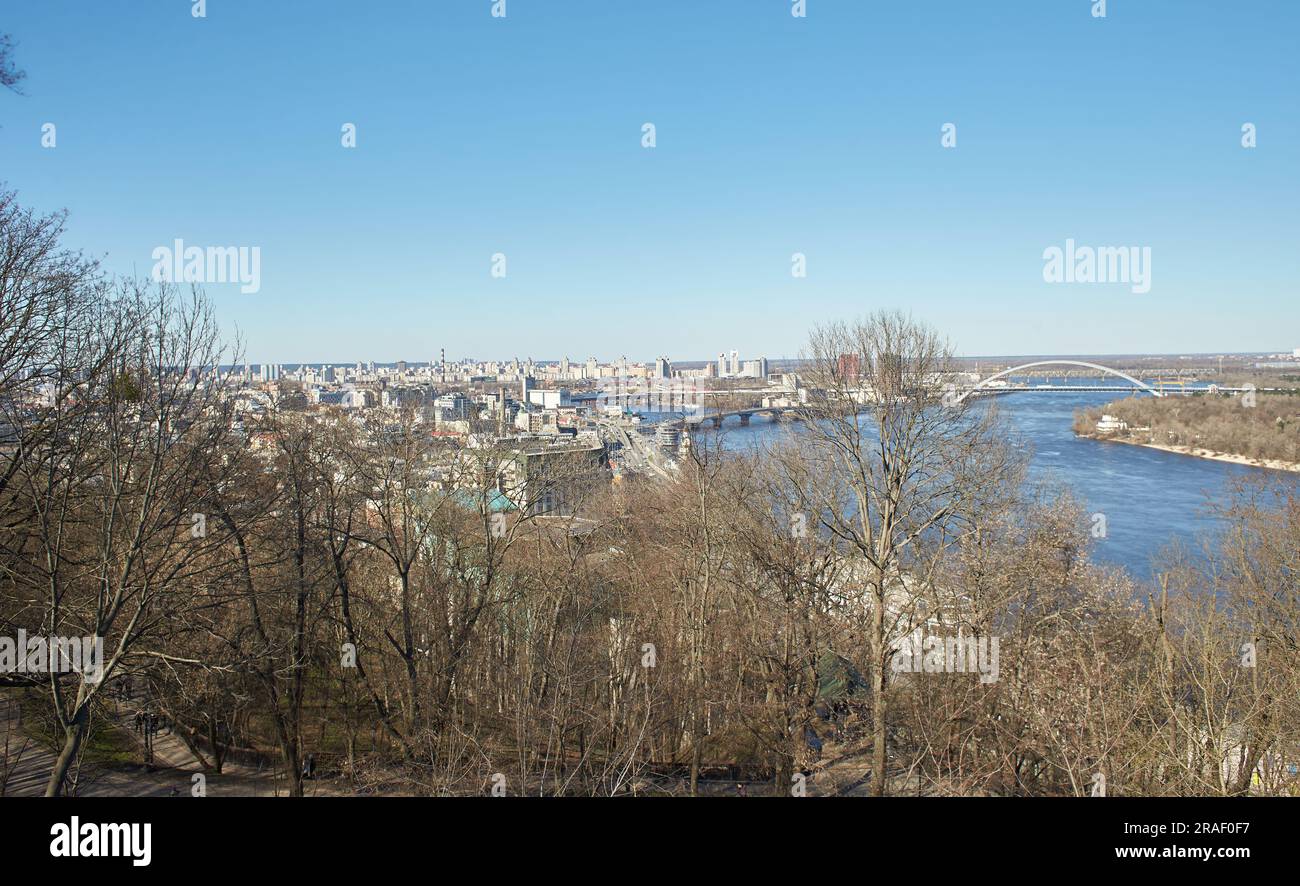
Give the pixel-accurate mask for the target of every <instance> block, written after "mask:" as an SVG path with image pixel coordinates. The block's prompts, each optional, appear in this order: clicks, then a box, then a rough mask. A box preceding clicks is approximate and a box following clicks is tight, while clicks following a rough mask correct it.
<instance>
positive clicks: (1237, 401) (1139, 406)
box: [1074, 391, 1300, 464]
mask: <svg viewBox="0 0 1300 886" xmlns="http://www.w3.org/2000/svg"><path fill="white" fill-rule="evenodd" d="M1103 415H1111V416H1114V417H1115V418H1118V419H1120V420H1121V421H1123V422H1125V423H1126V424H1127V425H1128V427H1127V428H1123V429H1120V430H1117V431H1113V432H1111V433H1112V434H1113V436H1115V437H1119V438H1124V439H1129V440H1133V441H1135V442H1140V443H1153V444H1157V445H1160V446H1185V447H1191V448H1195V449H1209V450H1213V451H1214V452H1219V453H1224V454H1227V455H1240V456H1245V457H1247V458H1252V459H1261V460H1263V459H1269V460H1276V461H1284V462H1290V463H1293V464H1295V463H1300V396H1295V395H1292V394H1271V393H1265V392H1259V391H1256V392H1251V393H1249V394H1237V395H1234V396H1228V395H1221V394H1200V395H1193V396H1186V397H1183V396H1170V397H1148V396H1135V397H1130V398H1128V399H1125V400H1116V401H1115V402H1113V403H1107V404H1106V405H1105V406H1101V407H1098V408H1096V409H1086V410H1081V411H1079V412H1076V413H1075V418H1074V430H1075V433H1078V434H1090V435H1091V434H1096V433H1097V432H1098V429H1097V423H1098V422H1099V421H1100V420H1101V418H1102V416H1103Z"/></svg>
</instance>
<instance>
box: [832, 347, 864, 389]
mask: <svg viewBox="0 0 1300 886" xmlns="http://www.w3.org/2000/svg"><path fill="white" fill-rule="evenodd" d="M837 369H838V373H839V376H840V378H842V379H844V380H845V381H847V382H848V383H849V384H855V383H856V382H857V380H858V376H859V375H860V374H861V373H862V361H861V360H860V359H859V358H858V355H857V354H840V359H839V361H838V364H837Z"/></svg>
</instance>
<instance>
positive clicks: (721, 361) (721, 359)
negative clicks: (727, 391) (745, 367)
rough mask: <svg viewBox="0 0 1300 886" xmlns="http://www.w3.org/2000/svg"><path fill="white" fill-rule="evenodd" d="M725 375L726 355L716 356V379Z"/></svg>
mask: <svg viewBox="0 0 1300 886" xmlns="http://www.w3.org/2000/svg"><path fill="white" fill-rule="evenodd" d="M726 374H727V355H726V354H719V355H718V378H722V377H723V376H724V375H726Z"/></svg>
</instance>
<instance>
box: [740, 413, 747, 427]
mask: <svg viewBox="0 0 1300 886" xmlns="http://www.w3.org/2000/svg"><path fill="white" fill-rule="evenodd" d="M740 423H741V424H742V425H747V424H749V413H748V412H742V413H741V414H740Z"/></svg>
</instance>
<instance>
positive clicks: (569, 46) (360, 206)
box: [0, 0, 1300, 362]
mask: <svg viewBox="0 0 1300 886" xmlns="http://www.w3.org/2000/svg"><path fill="white" fill-rule="evenodd" d="M3 4H4V12H3V16H2V17H0V31H5V32H9V33H11V34H12V35H13V36H14V38H15V39H16V40H17V41H18V44H19V46H18V51H17V59H18V62H19V63H20V65H21V66H22V67H23V68H24V69H25V70H26V71H27V73H28V79H27V81H26V83H25V84H24V92H25V93H26V95H24V96H15V95H11V94H8V93H6V94H3V95H0V180H3V181H5V182H7V184H8V186H9V187H11V188H15V189H17V190H18V191H19V194H20V199H21V200H22V201H23V202H25V203H26V204H28V205H31V206H33V207H35V208H37V209H41V210H54V209H58V208H64V207H65V208H67V209H68V210H69V212H70V214H71V218H70V225H69V242H70V243H71V244H73V245H76V246H78V247H81V248H84V249H85V250H86V251H87V252H90V253H93V254H96V255H101V256H103V257H104V260H105V263H106V265H107V266H108V267H109V268H110V269H112V270H114V271H118V272H123V273H127V272H131V271H132V270H133V269H134V270H135V271H136V272H138V273H141V274H147V273H148V272H149V270H150V269H151V267H152V264H153V262H152V258H151V253H152V251H153V249H154V248H155V247H157V246H159V245H164V244H171V242H172V241H173V240H175V239H176V238H182V239H184V241H185V242H186V243H187V244H193V245H203V246H210V245H221V246H229V245H236V246H240V245H246V246H258V247H260V248H261V252H262V260H261V264H262V286H261V291H260V292H258V293H256V294H251V295H250V294H243V293H241V292H240V291H239V288H238V287H237V286H235V285H214V286H210V287H209V288H208V292H209V295H210V296H211V297H212V298H213V300H214V302H215V304H216V306H217V311H218V316H219V317H220V318H221V320H222V322H223V325H224V326H225V327H226V328H228V329H230V330H232V331H233V330H234V329H236V328H238V330H239V331H240V333H241V334H242V335H243V337H244V340H245V344H246V352H247V356H248V357H249V359H250V360H252V361H253V362H259V361H262V360H275V361H281V362H298V361H327V360H328V361H353V360H371V359H373V360H378V361H391V360H398V359H407V360H413V361H414V360H426V359H429V358H430V357H431V356H434V355H436V354H437V352H438V349H439V348H441V347H445V348H446V349H447V353H448V355H449V356H462V355H472V356H477V357H480V358H485V357H511V356H516V355H517V356H520V357H525V356H530V355H531V356H534V357H537V358H558V357H560V356H562V355H565V354H567V355H568V356H570V357H571V358H574V359H580V358H585V357H586V356H587V355H588V354H595V355H596V356H599V357H601V358H602V359H612V358H613V357H616V356H618V355H620V354H627V355H628V356H629V357H631V358H633V359H643V360H644V359H653V358H654V357H655V356H656V355H658V354H661V353H664V354H667V355H669V356H670V357H673V358H676V359H681V360H688V359H706V358H708V357H710V356H712V355H715V354H717V353H718V352H719V351H721V350H724V349H725V350H727V351H730V350H731V349H732V348H736V349H738V350H740V352H741V353H742V355H743V356H745V357H752V356H757V355H759V354H764V355H766V356H768V357H770V358H773V359H776V358H780V357H787V356H794V355H796V354H797V353H798V351H799V348H800V346H801V344H802V342H803V341H804V338H805V335H806V331H807V329H808V327H809V326H810V325H811V324H813V323H816V322H818V321H821V320H829V319H839V318H851V317H853V316H855V315H859V314H861V313H864V312H866V311H869V310H872V309H874V308H878V307H890V308H893V307H900V308H904V309H907V310H910V311H911V312H913V313H914V314H915V315H917V316H918V317H921V318H923V319H925V320H927V321H929V322H931V323H933V324H934V325H935V326H937V327H938V328H939V329H941V330H942V331H944V332H945V333H946V334H947V335H948V336H949V337H950V338H951V339H952V340H953V342H954V344H955V346H956V347H957V349H958V350H959V351H960V352H962V353H967V354H1024V353H1095V354H1104V353H1125V352H1172V351H1191V352H1218V351H1242V350H1257V349H1266V350H1275V349H1286V350H1290V349H1291V348H1295V347H1300V297H1298V296H1300V292H1298V290H1297V272H1298V271H1300V249H1298V248H1297V242H1298V241H1300V209H1297V207H1298V206H1300V199H1298V198H1300V164H1298V162H1297V161H1300V150H1297V146H1298V145H1300V140H1298V139H1300V114H1298V113H1297V111H1298V110H1300V102H1298V101H1297V98H1298V97H1300V61H1297V55H1298V54H1297V53H1296V51H1295V46H1296V42H1297V37H1298V36H1300V4H1297V3H1296V2H1294V0H1234V2H1232V3H1221V2H1216V0H1109V2H1108V3H1107V16H1106V18H1104V19H1098V18H1094V17H1093V16H1092V14H1091V9H1092V5H1093V3H1092V0H1001V2H998V0H987V2H974V0H971V2H967V0H905V2H904V0H899V2H885V0H808V2H807V16H806V18H795V17H792V16H791V15H790V7H791V2H790V0H709V2H701V0H653V2H650V0H646V2H639V0H566V2H560V0H507V15H506V17H505V18H504V19H500V18H493V17H492V15H491V14H490V10H491V7H492V0H386V2H365V3H362V2H343V0H339V2H324V3H322V2H309V0H276V2H265V0H208V2H207V17H206V18H204V19H195V18H194V17H192V15H191V2H190V0H98V2H93V3H88V2H85V0H42V2H39V3H35V2H17V0H3ZM47 122H53V123H54V124H55V125H56V126H57V147H55V148H53V149H50V148H43V147H42V146H41V127H42V125H43V124H44V123H47ZM348 122H351V123H354V124H356V126H357V147H356V148H355V149H346V148H343V147H342V146H341V144H340V128H341V127H342V125H343V124H344V123H348ZM647 122H651V123H654V124H655V126H656V129H657V146H656V147H655V148H653V149H646V148H643V147H642V146H641V133H642V130H641V127H642V125H643V124H644V123H647ZM948 122H951V123H954V124H956V126H957V146H956V147H955V148H952V149H945V148H944V147H942V146H941V144H940V136H941V127H942V126H943V125H944V124H945V123H948ZM1247 122H1249V123H1253V124H1254V125H1255V126H1256V128H1257V132H1258V147H1256V148H1254V149H1245V148H1243V147H1242V146H1241V127H1242V125H1243V124H1244V123H1247ZM1067 238H1073V239H1074V240H1076V241H1077V242H1078V243H1080V244H1090V245H1096V246H1103V245H1105V246H1149V247H1150V248H1151V250H1152V268H1151V277H1152V286H1151V291H1150V292H1148V293H1145V294H1141V295H1139V294H1134V293H1133V292H1131V291H1130V287H1129V286H1127V285H1123V284H1114V285H1100V284H1095V285H1083V284H1075V285H1068V284H1049V283H1046V282H1044V280H1043V265H1044V262H1043V258H1042V253H1043V250H1044V249H1046V248H1047V247H1050V246H1053V245H1056V246H1063V245H1064V243H1065V240H1066V239H1067ZM498 252H500V253H504V254H505V255H506V257H507V276H506V277H505V278H504V279H496V278H493V277H492V276H491V275H490V273H489V271H490V268H491V257H492V255H493V254H494V253H498ZM796 252H802V253H804V254H805V255H806V256H807V262H808V274H807V277H806V278H803V279H799V278H795V277H793V276H792V275H791V255H792V254H793V253H796Z"/></svg>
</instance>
